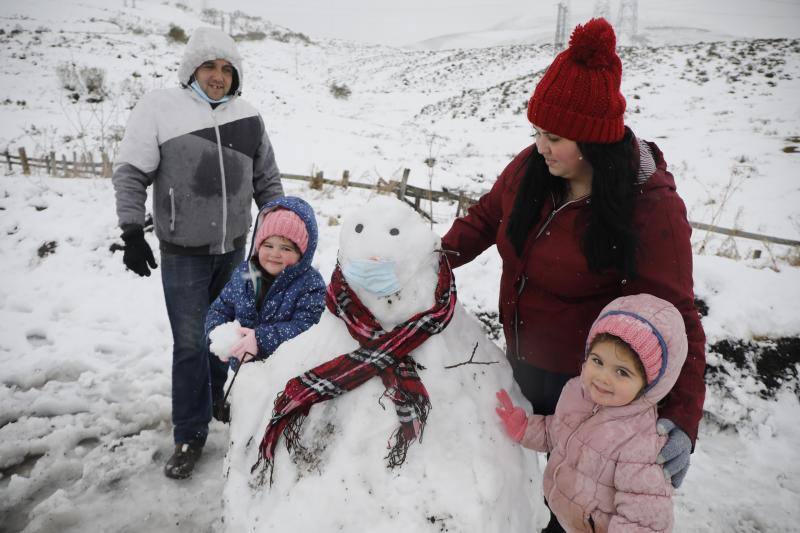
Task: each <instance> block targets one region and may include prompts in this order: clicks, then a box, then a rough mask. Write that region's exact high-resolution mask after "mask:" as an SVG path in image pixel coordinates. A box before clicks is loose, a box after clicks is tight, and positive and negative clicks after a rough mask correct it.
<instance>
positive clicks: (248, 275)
mask: <svg viewBox="0 0 800 533" xmlns="http://www.w3.org/2000/svg"><path fill="white" fill-rule="evenodd" d="M278 207H283V208H285V209H291V210H292V211H294V212H295V213H297V215H298V216H299V217H300V218H301V219H302V220H303V222H305V224H306V231H308V247H307V248H306V253H304V254H303V255H302V257H301V258H300V261H299V262H298V263H296V264H294V265H292V266H289V267H286V269H285V270H284V271H283V272H281V273H280V274H278V276H277V277H276V278H275V280H274V281H273V283H272V286H271V287H270V288H269V290H268V291H267V293H266V295H265V296H264V301H263V302H262V304H261V309H257V308H256V294H257V290H256V286H255V285H256V284H257V283H260V282H261V281H262V280H261V272H260V270H259V269H258V268H257V267H256V266H255V264H253V263H256V264H257V261H258V254H257V250H254V249H253V247H254V242H253V241H254V238H255V235H256V233H257V232H258V227H259V225H260V224H261V221H262V220H263V219H264V215H266V214H267V213H268V212H269V211H272V210H273V209H275V208H278ZM253 237H254V238H253V239H251V242H250V252H249V253H248V254H247V257H248V259H247V260H245V261H243V262H242V264H241V265H239V266H238V267H237V268H236V270H235V271H234V272H233V274H232V275H231V279H230V281H228V283H227V284H226V285H225V287H224V288H223V289H222V292H221V293H220V295H219V297H218V298H217V299H216V300H214V303H212V304H211V307H210V308H209V310H208V315H207V316H206V327H205V332H206V338H208V333H209V332H210V331H211V330H213V329H214V328H215V327H217V326H219V325H220V324H224V323H225V322H231V321H233V320H235V319H236V320H238V321H239V323H240V324H241V325H242V326H243V327H246V328H252V329H254V330H255V332H256V340H257V342H258V357H259V358H266V357H269V356H270V355H272V352H274V351H275V350H276V349H277V348H278V346H280V345H281V344H282V343H283V342H285V341H287V340H289V339H291V338H293V337H296V336H297V335H299V334H300V333H302V332H304V331H305V330H307V329H308V328H310V327H311V326H313V325H314V324H316V323H317V322H319V319H320V317H321V316H322V311H323V310H324V309H325V281H324V280H323V279H322V275H320V273H319V272H318V271H317V270H316V269H315V268H314V267H312V266H311V260H312V259H313V258H314V252H315V251H316V249H317V222H316V219H315V218H314V211H313V209H312V208H311V206H310V205H308V203H306V202H305V201H304V200H301V199H300V198H297V197H293V196H286V197H282V198H278V199H276V200H274V201H272V202H270V203H268V204H267V205H265V206H264V207H263V208H262V209H261V211H259V213H258V217H257V218H256V223H255V225H254V228H253ZM254 254H255V258H254V257H253V256H254Z"/></svg>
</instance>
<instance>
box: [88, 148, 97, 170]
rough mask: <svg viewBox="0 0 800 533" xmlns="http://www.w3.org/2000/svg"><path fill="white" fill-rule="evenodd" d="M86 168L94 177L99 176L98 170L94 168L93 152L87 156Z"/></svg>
mask: <svg viewBox="0 0 800 533" xmlns="http://www.w3.org/2000/svg"><path fill="white" fill-rule="evenodd" d="M86 166H87V170H88V171H89V173H90V174H91V175H92V176H95V175H97V169H96V168H95V167H94V156H93V155H92V152H89V153H87V154H86Z"/></svg>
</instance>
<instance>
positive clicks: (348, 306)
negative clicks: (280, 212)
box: [252, 254, 456, 478]
mask: <svg viewBox="0 0 800 533" xmlns="http://www.w3.org/2000/svg"><path fill="white" fill-rule="evenodd" d="M326 304H327V306H328V310H329V311H330V312H331V313H334V314H335V315H336V316H338V317H339V318H341V319H342V320H343V321H344V322H345V324H346V325H347V329H348V331H349V332H350V335H351V336H352V337H353V338H354V339H356V340H357V341H358V343H359V344H360V346H359V348H357V349H356V350H354V351H352V352H350V353H346V354H343V355H340V356H338V357H335V358H334V359H331V360H330V361H328V362H326V363H323V364H321V365H319V366H317V367H315V368H312V369H311V370H309V371H307V372H305V373H303V374H302V375H300V376H297V377H294V378H292V379H291V380H289V381H288V382H287V383H286V387H285V388H284V389H283V392H281V393H280V394H279V395H278V397H277V398H276V400H275V405H274V409H273V412H272V418H271V419H270V421H269V424H268V425H267V429H266V431H265V432H264V438H263V439H262V440H261V445H260V446H259V458H258V461H257V462H256V463H255V464H254V465H253V468H252V471H255V469H256V468H257V467H258V466H259V465H260V464H261V463H262V461H263V462H264V467H265V468H269V469H270V472H271V470H272V466H273V461H274V458H275V447H276V446H277V444H278V438H279V437H280V436H281V434H283V435H284V437H285V438H286V449H287V450H289V451H292V450H293V449H296V448H300V443H299V436H300V427H301V425H302V423H303V420H304V419H305V417H306V415H308V412H309V410H310V409H311V406H312V405H314V404H315V403H319V402H324V401H326V400H330V399H332V398H336V397H337V396H341V395H342V394H344V393H345V392H347V391H351V390H353V389H355V388H356V387H358V386H359V385H361V384H362V383H365V382H366V381H368V380H369V379H371V378H373V377H374V376H376V375H377V376H380V378H381V380H382V381H383V384H384V385H385V387H386V391H385V392H384V396H385V397H388V398H389V399H390V400H392V402H393V403H394V406H395V411H396V412H397V416H398V418H399V419H400V427H399V428H398V429H397V430H396V431H395V432H394V433H393V434H392V438H393V439H394V444H393V445H392V446H391V447H390V452H389V454H388V455H387V457H386V459H387V460H388V465H389V467H390V468H393V467H396V466H399V465H401V464H402V463H403V461H405V457H406V452H407V451H408V446H409V445H410V444H411V442H413V441H414V440H415V439H417V438H419V439H420V440H421V439H422V431H423V429H424V427H425V421H426V419H427V417H428V412H429V411H430V408H431V404H430V401H429V399H428V391H427V390H425V386H424V385H423V384H422V381H421V380H420V377H419V375H418V374H417V371H416V366H417V364H416V363H415V362H414V360H413V359H412V358H411V356H409V353H411V352H412V351H413V350H414V349H416V348H417V347H418V346H419V345H420V344H422V343H423V342H425V341H426V340H427V339H428V337H430V336H431V335H435V334H437V333H439V332H441V331H442V330H444V328H445V327H447V324H448V323H449V322H450V319H451V318H452V317H453V310H454V309H455V304H456V286H455V279H454V277H453V271H452V270H451V269H450V263H449V262H448V261H447V258H446V257H445V256H444V254H442V256H441V259H440V261H439V281H438V283H437V285H436V301H435V303H434V305H433V307H431V308H430V309H428V310H427V311H423V312H421V313H418V314H416V315H414V316H413V317H411V318H410V319H408V320H407V321H405V322H404V323H402V324H399V325H398V326H396V327H395V328H394V329H393V330H392V331H390V332H386V331H384V330H383V328H382V327H381V325H380V323H379V322H378V321H377V320H376V319H375V317H374V316H373V315H372V313H370V312H369V310H368V309H367V308H366V307H365V306H364V304H363V303H361V301H360V300H359V299H358V297H357V296H356V295H355V293H354V292H353V291H352V289H351V288H350V286H349V285H348V284H347V281H346V280H345V279H344V275H343V274H342V271H341V269H340V268H339V265H338V264H337V266H336V269H335V270H334V272H333V275H332V276H331V282H330V284H329V285H328V290H327V295H326ZM270 478H271V475H270Z"/></svg>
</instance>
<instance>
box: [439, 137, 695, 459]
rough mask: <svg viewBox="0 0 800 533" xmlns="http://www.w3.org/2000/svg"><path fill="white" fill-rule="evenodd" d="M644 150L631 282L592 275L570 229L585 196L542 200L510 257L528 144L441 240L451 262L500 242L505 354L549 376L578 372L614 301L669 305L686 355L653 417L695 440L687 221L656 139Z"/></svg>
mask: <svg viewBox="0 0 800 533" xmlns="http://www.w3.org/2000/svg"><path fill="white" fill-rule="evenodd" d="M647 146H648V147H649V149H650V152H651V153H652V157H653V159H654V161H655V167H656V168H655V172H653V174H652V175H651V176H650V177H649V179H647V181H645V182H644V183H643V184H641V185H640V194H639V197H638V199H637V203H636V207H635V209H634V225H635V227H636V228H637V231H638V242H639V251H638V254H637V263H636V268H637V273H638V275H637V277H636V278H635V279H625V278H624V276H623V275H622V274H621V273H620V272H619V271H617V270H615V269H610V270H607V271H605V272H603V273H600V274H598V273H595V272H591V271H589V267H588V264H587V262H586V259H585V258H584V256H583V253H582V252H581V246H580V235H579V234H578V233H577V232H576V231H575V228H576V227H578V226H577V224H578V220H579V218H578V217H579V215H580V214H581V213H582V212H583V216H584V217H585V216H586V215H587V213H586V211H588V210H589V205H588V204H589V202H590V201H591V198H588V199H583V200H577V201H574V202H570V203H567V204H565V205H564V206H562V207H560V208H559V209H554V205H553V203H552V202H546V204H545V206H544V207H543V209H542V216H541V217H540V222H538V223H537V224H536V226H535V227H534V228H533V231H531V234H530V237H529V238H528V241H527V242H526V243H525V247H524V249H523V252H522V256H521V257H520V256H518V255H517V253H516V251H515V250H514V246H513V244H512V243H511V241H510V240H509V239H508V237H507V235H506V227H507V224H508V219H509V217H510V216H511V210H512V208H513V206H514V198H515V196H516V194H517V189H518V187H519V182H520V180H521V178H522V177H523V176H524V168H523V167H524V165H525V161H526V160H527V158H528V156H529V155H530V153H531V151H532V150H533V149H534V147H533V146H530V147H528V148H526V149H525V150H523V151H522V152H521V153H520V154H519V155H517V157H515V158H514V160H513V161H511V163H509V165H508V166H507V167H506V168H505V170H503V173H502V174H501V175H500V177H499V178H498V179H497V181H496V182H495V184H494V186H493V187H492V190H491V191H489V192H488V193H486V194H485V195H484V196H483V197H481V199H480V200H479V201H478V203H477V204H475V205H474V206H472V207H471V208H470V209H469V212H468V214H467V215H466V216H465V217H463V218H460V219H457V220H456V221H455V222H454V223H453V227H452V228H450V230H449V231H448V232H447V235H445V236H444V238H443V239H442V245H443V247H444V248H446V249H449V250H454V251H457V252H458V253H459V256H458V257H452V258H451V259H452V264H453V266H460V265H462V264H464V263H468V262H469V261H471V260H472V259H474V258H475V257H477V256H478V255H479V254H480V253H481V252H483V251H484V250H485V249H487V248H488V247H489V246H491V245H492V244H496V245H497V250H498V252H499V253H500V257H501V258H502V260H503V271H502V277H501V280H500V321H501V322H502V324H503V330H504V333H505V337H506V343H507V346H508V354H509V356H510V357H512V358H513V357H518V358H521V359H524V360H525V361H527V362H528V363H529V364H531V365H533V366H535V367H538V368H541V369H544V370H547V371H550V372H559V373H563V374H572V375H576V376H577V375H578V374H579V373H580V366H581V363H582V362H583V357H584V350H585V343H586V336H587V334H588V333H589V328H590V326H591V325H592V322H593V321H594V319H595V318H597V314H598V313H599V312H600V310H601V309H602V308H603V307H604V306H605V305H606V304H608V303H609V302H611V300H613V299H615V298H617V297H619V296H624V295H628V294H639V293H649V294H652V295H654V296H657V297H659V298H663V299H664V300H667V301H668V302H670V303H672V304H673V305H674V306H675V307H677V308H678V310H679V311H680V312H681V315H682V316H683V319H684V322H685V324H686V333H687V336H688V338H689V354H688V356H687V359H686V364H685V365H684V367H683V370H682V371H681V374H680V377H679V378H678V381H677V383H676V385H675V387H674V388H673V390H672V392H670V394H669V395H668V396H667V398H666V399H665V403H664V404H663V406H662V407H661V408H660V413H661V416H662V417H664V418H668V419H670V420H672V421H673V422H674V423H675V424H676V425H677V426H678V427H680V428H681V429H682V430H684V431H685V432H686V433H687V434H688V435H689V437H690V438H691V439H692V443H694V441H695V439H696V438H697V428H698V424H699V423H700V418H701V417H702V414H703V401H704V398H705V382H704V380H703V373H704V371H705V334H704V332H703V328H702V325H701V324H700V317H699V315H698V314H697V309H696V308H695V305H694V290H693V282H692V249H691V243H690V240H689V238H690V236H691V227H690V226H689V222H688V220H687V218H686V207H685V205H684V203H683V200H681V198H680V196H678V194H677V192H676V190H675V180H674V179H673V177H672V174H670V173H669V172H668V171H667V164H666V162H665V161H664V158H663V155H662V154H661V151H660V150H659V149H658V147H657V146H656V145H655V144H653V143H647ZM582 219H583V220H585V218H582Z"/></svg>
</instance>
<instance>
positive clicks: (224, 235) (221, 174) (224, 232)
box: [211, 111, 228, 254]
mask: <svg viewBox="0 0 800 533" xmlns="http://www.w3.org/2000/svg"><path fill="white" fill-rule="evenodd" d="M211 118H212V119H213V120H214V133H215V134H216V136H217V155H218V156H219V177H220V182H221V184H222V242H221V243H220V245H219V248H220V251H221V253H223V254H224V253H225V252H226V251H227V250H225V239H226V238H227V233H228V193H227V191H226V187H225V165H224V164H223V159H222V138H221V137H220V135H219V125H218V124H217V114H216V112H215V111H212V112H211Z"/></svg>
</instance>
